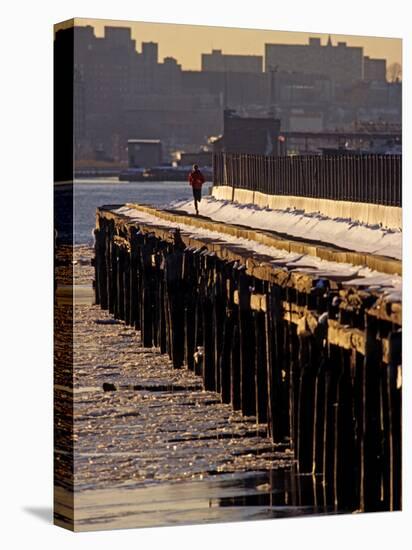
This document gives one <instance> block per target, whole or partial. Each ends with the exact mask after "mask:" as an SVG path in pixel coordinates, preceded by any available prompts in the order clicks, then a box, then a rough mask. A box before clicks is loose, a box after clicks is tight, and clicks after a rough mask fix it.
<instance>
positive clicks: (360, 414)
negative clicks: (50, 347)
mask: <svg viewBox="0 0 412 550" xmlns="http://www.w3.org/2000/svg"><path fill="white" fill-rule="evenodd" d="M163 234H164V232H163ZM95 243H96V244H95V252H96V255H95V277H96V279H95V290H96V303H97V304H100V306H101V307H102V308H103V309H108V310H109V311H110V312H111V313H112V314H113V315H114V316H115V317H116V318H118V319H123V320H124V321H125V322H126V323H127V324H128V325H130V326H134V327H135V328H136V329H137V330H140V331H141V337H142V344H143V346H145V347H152V346H156V347H159V348H160V351H161V352H162V353H168V354H169V356H170V358H171V360H172V362H173V366H174V368H177V369H179V368H188V369H190V370H192V371H194V372H195V373H196V374H197V375H199V376H201V377H202V380H203V385H204V388H205V389H206V390H211V391H215V392H217V393H219V394H220V397H221V400H222V402H223V403H230V404H231V406H232V407H233V409H234V410H239V411H241V412H242V413H243V414H244V415H247V416H256V421H257V422H258V423H265V424H267V427H268V434H269V436H270V438H271V439H272V440H273V442H274V443H286V444H288V445H289V446H290V447H291V449H292V450H293V451H294V454H295V457H296V460H297V466H298V470H299V472H300V473H301V474H312V475H314V476H321V477H322V479H323V481H324V487H325V494H326V502H327V504H328V505H330V506H332V507H335V508H336V509H337V510H361V511H371V510H396V509H399V508H400V506H401V384H400V363H401V360H400V353H401V352H400V327H399V326H396V325H394V324H393V323H391V322H390V321H388V320H386V321H385V320H381V319H379V318H377V317H374V316H373V315H368V314H367V312H366V310H365V307H364V305H362V306H361V308H360V309H358V310H357V311H356V308H353V307H352V306H353V303H352V306H351V307H348V308H347V309H344V308H342V307H341V306H339V303H338V302H339V301H340V298H339V291H338V290H337V289H336V285H335V286H334V285H330V284H329V282H328V281H327V280H325V279H318V280H317V281H316V283H313V285H312V287H311V288H310V290H309V291H307V292H301V291H299V290H297V289H296V288H293V286H288V284H287V280H288V279H287V277H286V278H285V277H283V282H280V281H278V282H276V283H274V282H271V281H269V280H264V279H260V278H257V277H254V276H251V275H249V274H248V273H247V270H246V268H245V265H244V264H242V263H241V262H239V261H235V260H233V259H230V258H226V259H224V258H220V257H219V256H218V255H217V254H216V253H215V252H210V251H209V250H208V247H207V246H200V245H198V246H187V243H186V244H185V242H183V240H182V238H181V235H180V233H179V231H174V232H173V233H171V235H170V238H165V237H164V236H163V237H162V236H161V235H160V234H156V230H155V228H153V229H152V230H150V229H148V228H142V226H141V225H140V226H139V224H137V223H127V220H124V219H121V217H116V215H112V214H111V213H110V211H108V210H105V209H104V208H101V209H99V210H98V215H97V225H96V230H95ZM368 300H369V301H368ZM371 300H372V301H373V299H372V298H371V297H370V296H369V298H367V299H366V302H365V303H366V304H367V305H368V304H370V303H371ZM355 301H356V300H355ZM352 302H353V301H352ZM302 312H312V315H311V317H310V318H309V317H307V316H306V317H305V316H303V315H302ZM310 319H312V322H311V321H310ZM331 323H332V324H333V323H335V325H336V327H335V331H334V333H335V334H337V335H338V336H336V338H335V339H333V338H332V341H333V342H334V343H332V342H331V336H330V335H331V332H330V331H331V328H330V325H331ZM340 323H343V324H344V325H345V327H346V328H345V329H343V330H346V342H347V341H348V334H347V331H348V328H347V327H352V328H349V331H350V330H353V331H354V332H353V334H354V335H355V336H353V335H351V334H349V340H350V339H351V338H352V339H353V338H355V337H356V336H357V337H358V340H359V339H361V340H362V335H363V340H362V342H363V343H362V344H361V345H358V346H356V345H354V346H353V347H352V346H351V345H350V346H348V345H345V343H343V344H342V345H341V344H340V341H339V327H340V326H341V324H340ZM344 340H345V338H344ZM362 346H363V347H362ZM153 368H154V369H155V368H156V367H155V365H153Z"/></svg>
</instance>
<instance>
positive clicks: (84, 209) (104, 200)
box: [74, 178, 209, 244]
mask: <svg viewBox="0 0 412 550" xmlns="http://www.w3.org/2000/svg"><path fill="white" fill-rule="evenodd" d="M208 188H209V185H208V184H205V185H204V186H203V193H204V194H206V193H207V191H208ZM191 197H192V189H191V187H190V186H189V184H188V183H187V182H185V181H152V182H119V181H118V180H117V178H106V179H102V178H89V179H79V180H76V182H75V186H74V228H75V244H92V243H93V233H92V232H93V228H94V224H95V217H96V208H97V207H98V206H102V205H104V204H123V203H125V202H139V203H146V204H152V205H154V206H163V205H166V204H169V203H170V202H171V201H173V200H177V199H189V198H191Z"/></svg>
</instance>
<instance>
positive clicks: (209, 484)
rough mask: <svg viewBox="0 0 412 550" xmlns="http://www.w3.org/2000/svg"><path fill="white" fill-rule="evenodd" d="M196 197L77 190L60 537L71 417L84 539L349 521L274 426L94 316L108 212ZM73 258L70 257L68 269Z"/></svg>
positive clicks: (154, 188) (65, 288)
mask: <svg viewBox="0 0 412 550" xmlns="http://www.w3.org/2000/svg"><path fill="white" fill-rule="evenodd" d="M205 192H206V190H205ZM70 194H71V190H70V186H62V187H61V189H60V190H59V198H64V200H60V202H58V205H57V206H58V208H57V209H56V215H59V213H60V214H61V213H62V205H63V206H64V205H67V204H71V202H70ZM190 197H191V188H190V187H189V185H188V184H186V183H185V182H150V183H140V182H135V183H117V181H116V180H115V179H104V180H102V179H94V180H80V181H77V182H76V184H75V186H74V204H75V208H74V217H75V221H74V227H75V244H76V245H77V246H76V247H75V250H74V260H75V261H74V264H73V265H72V264H71V262H68V263H65V262H64V261H62V262H61V265H60V267H59V268H58V274H57V283H58V286H57V292H56V297H57V309H56V320H57V323H59V324H60V326H63V325H64V324H65V323H67V324H68V329H69V332H68V333H69V334H70V335H71V338H72V340H70V342H69V344H70V343H72V344H73V345H74V346H73V348H71V349H72V351H71V349H68V348H67V342H64V341H63V339H62V338H60V337H59V334H61V335H64V330H61V331H60V332H58V334H57V340H56V343H55V345H56V353H57V355H56V358H57V368H56V376H55V395H56V398H57V399H56V407H57V408H56V411H55V415H56V416H55V418H56V430H57V431H56V436H57V437H56V441H57V447H56V453H57V454H56V457H57V462H56V474H57V478H58V479H59V478H61V481H60V483H58V484H57V485H56V487H55V497H56V500H55V503H56V508H55V518H56V521H57V523H59V524H60V525H67V519H66V518H67V517H68V516H69V517H70V515H71V507H72V504H73V500H72V498H73V497H72V495H71V494H70V492H69V488H70V485H71V481H70V482H65V474H64V472H67V470H68V468H69V467H70V456H71V450H70V449H71V445H72V443H71V440H68V439H67V436H68V434H69V431H68V430H67V425H66V424H67V414H68V410H69V409H70V412H71V414H73V415H74V434H73V443H74V455H75V467H74V480H73V481H74V486H75V493H74V505H75V514H74V518H75V529H76V530H95V529H114V528H124V527H138V526H140V527H148V526H155V525H174V524H179V523H180V524H182V523H183V524H188V523H199V522H216V521H241V520H250V519H263V518H275V517H290V516H300V515H308V514H310V515H313V514H325V513H326V514H327V513H334V512H336V511H337V510H336V509H334V507H331V504H330V502H329V501H328V499H326V496H325V486H324V485H323V484H322V480H321V479H319V478H318V477H313V476H300V475H298V473H297V472H296V463H295V461H294V459H293V455H292V454H291V453H290V451H289V450H288V449H286V448H285V447H284V446H275V445H273V444H272V443H271V441H270V440H269V439H268V437H267V435H266V426H264V425H258V424H256V419H255V418H254V417H249V418H244V417H242V416H241V414H240V413H239V412H238V411H237V412H234V411H233V410H232V409H231V407H230V405H225V404H222V403H220V400H219V396H218V395H217V394H215V393H213V392H205V391H202V389H201V384H200V380H199V377H197V376H195V375H194V374H193V373H192V372H190V371H188V370H187V369H180V370H175V369H173V367H172V365H171V362H170V360H169V358H168V357H167V356H166V355H161V354H160V352H159V350H157V349H146V348H143V347H142V345H141V341H140V336H139V333H138V332H137V331H135V330H134V329H133V328H131V327H127V326H125V324H124V323H123V322H117V321H115V320H113V319H112V317H111V316H110V315H109V314H108V312H106V311H102V310H101V309H100V308H99V307H97V306H95V305H93V292H92V285H91V283H92V278H93V268H92V267H91V265H90V259H91V257H92V254H93V251H92V249H91V247H90V246H89V245H90V244H91V243H92V242H93V235H92V231H93V228H94V224H95V213H96V208H97V207H98V206H101V205H103V204H122V203H125V202H140V203H150V204H153V205H158V206H161V205H164V204H167V203H169V202H170V201H172V200H176V199H185V198H190ZM63 213H64V214H65V216H66V217H65V218H64V224H63V230H62V231H59V238H60V239H61V242H64V240H65V236H66V237H67V236H70V224H71V223H73V217H72V216H73V213H72V211H71V210H70V209H69V210H67V209H65V208H63ZM67 242H69V241H67ZM80 245H81V246H80ZM64 248H65V247H60V248H59V250H58V253H60V254H61V255H62V258H61V259H62V260H64V254H65V249H64ZM66 248H67V254H68V256H69V257H71V253H70V250H69V247H66ZM73 282H74V287H72V286H71V285H72V284H73ZM72 293H73V295H74V298H75V307H74V310H72V307H71V305H70V297H71V295H72ZM73 315H74V320H75V325H74V333H72V332H71V326H72V325H71V323H72V321H73ZM68 352H69V353H68ZM69 386H70V387H69ZM108 388H111V391H109V390H108ZM113 390H114V391H113ZM60 474H61V475H60Z"/></svg>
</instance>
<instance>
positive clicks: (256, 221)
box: [168, 196, 402, 260]
mask: <svg viewBox="0 0 412 550" xmlns="http://www.w3.org/2000/svg"><path fill="white" fill-rule="evenodd" d="M168 208H172V209H175V210H181V211H184V212H187V213H189V214H194V206H193V201H191V200H182V201H174V202H172V203H171V204H169V205H168ZM199 211H200V214H201V215H203V216H207V217H209V218H211V219H213V220H216V221H220V222H226V223H234V224H237V225H244V226H247V227H251V228H254V229H261V230H265V231H276V232H277V233H282V234H286V235H290V236H292V237H300V238H302V237H303V238H305V239H306V240H309V241H316V242H320V243H324V244H329V245H334V246H337V247H339V248H343V249H346V250H353V251H356V252H362V253H367V254H378V255H381V256H387V257H389V258H394V259H397V260H400V259H402V231H401V230H394V229H384V228H382V227H380V226H378V225H375V226H367V225H363V224H361V223H360V222H358V221H353V220H351V219H343V218H334V219H332V218H328V217H326V216H323V215H321V214H320V213H319V212H305V211H303V210H296V209H287V210H271V209H269V208H261V207H259V206H256V205H254V204H240V203H236V202H231V201H226V200H218V199H215V198H214V197H211V196H207V197H203V198H202V202H201V203H200V209H199Z"/></svg>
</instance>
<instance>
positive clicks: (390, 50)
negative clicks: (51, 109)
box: [55, 18, 402, 70]
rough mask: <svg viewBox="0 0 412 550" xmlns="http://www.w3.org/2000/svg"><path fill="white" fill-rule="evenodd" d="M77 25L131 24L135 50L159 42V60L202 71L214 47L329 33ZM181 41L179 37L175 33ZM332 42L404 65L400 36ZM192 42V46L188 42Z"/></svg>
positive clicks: (247, 50) (79, 22) (295, 40)
mask: <svg viewBox="0 0 412 550" xmlns="http://www.w3.org/2000/svg"><path fill="white" fill-rule="evenodd" d="M74 22H75V25H76V26H86V25H91V26H93V27H94V30H95V35H96V36H97V37H101V36H103V34H104V27H105V26H115V27H129V28H130V29H131V35H132V39H134V40H136V50H137V51H140V50H141V43H142V42H147V41H153V42H157V43H158V44H159V60H160V61H161V60H163V58H164V57H174V58H175V59H176V60H177V61H178V63H179V64H181V66H182V69H183V70H200V69H201V54H202V53H208V52H211V51H212V50H213V49H215V50H216V49H217V50H222V53H224V54H240V55H262V56H264V44H265V43H272V44H276V43H277V44H307V43H308V41H309V37H317V38H320V39H321V43H322V45H325V44H326V42H327V40H328V37H329V34H328V33H315V32H293V31H272V30H259V29H240V28H231V27H210V26H201V25H177V24H173V23H147V22H134V21H119V20H110V19H86V18H74ZM68 23H69V22H65V23H61V24H57V25H56V26H55V30H58V29H59V28H64V27H65V26H68ZM177 31H178V32H179V40H176V32H177ZM330 35H331V39H332V43H333V45H336V44H337V42H341V41H345V42H346V43H347V45H348V46H358V47H362V48H363V54H364V55H365V56H369V57H373V58H384V59H386V60H387V66H389V65H391V64H392V63H399V64H401V65H402V40H401V39H400V38H383V37H370V36H356V35H339V34H333V33H330ZM188 43H190V48H188V47H187V44H188Z"/></svg>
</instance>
